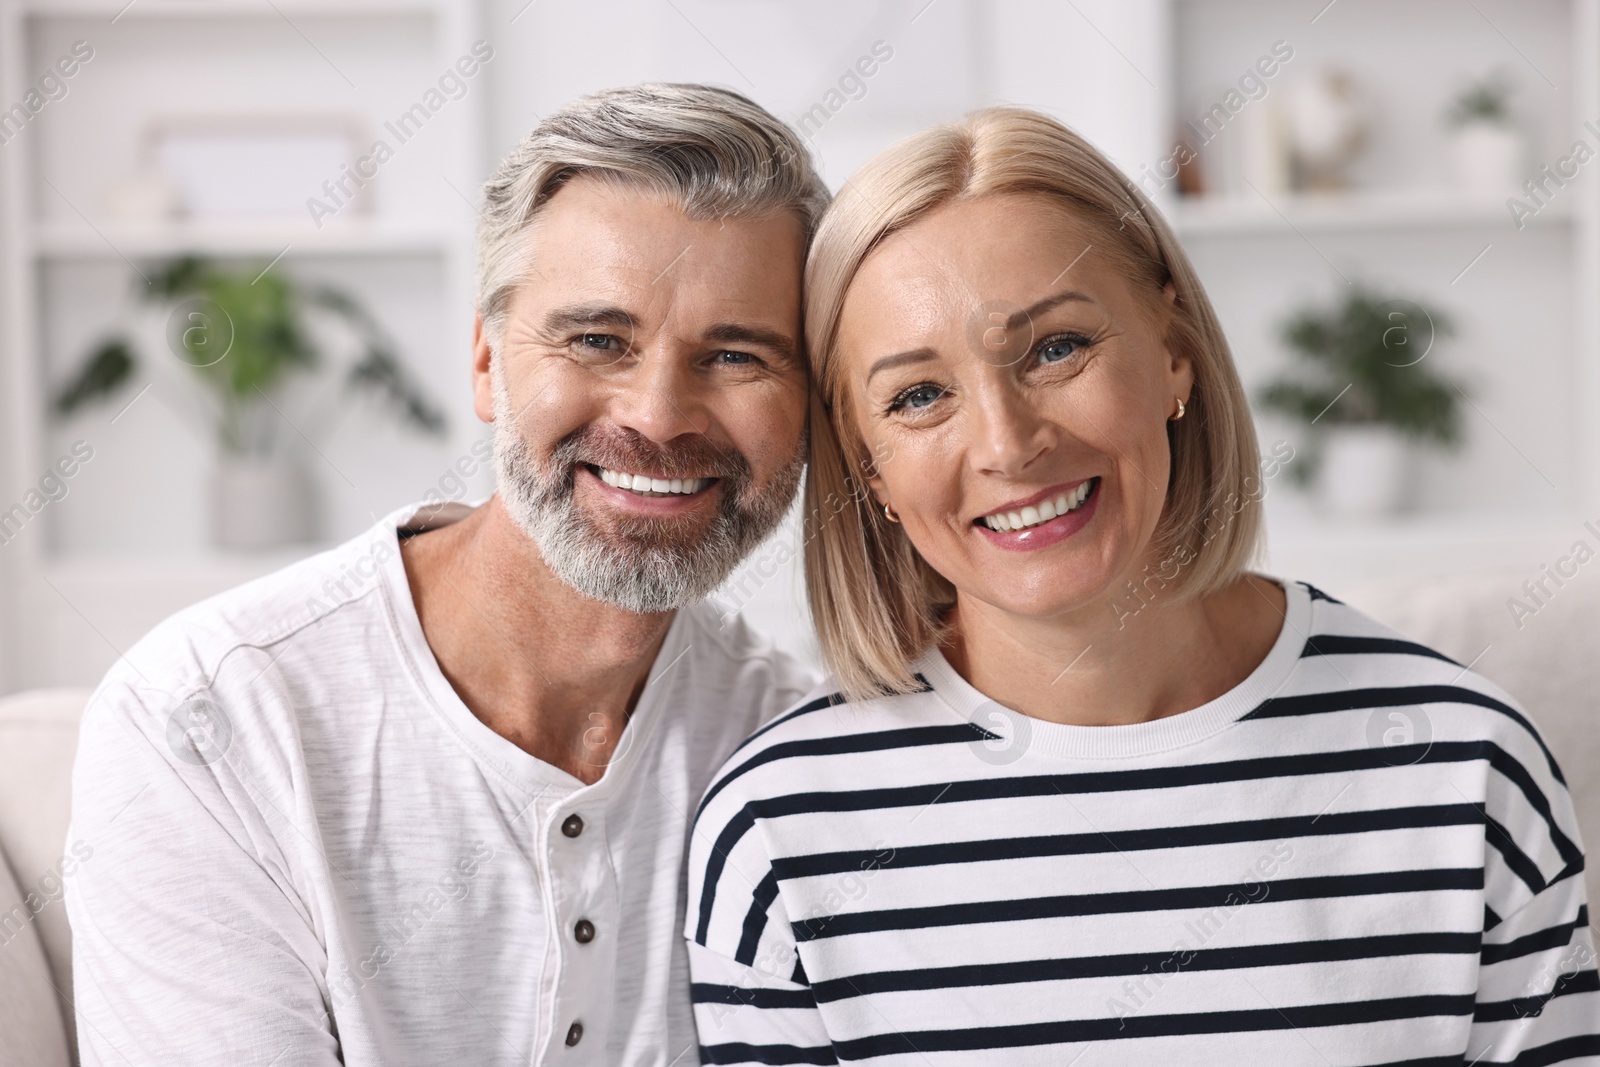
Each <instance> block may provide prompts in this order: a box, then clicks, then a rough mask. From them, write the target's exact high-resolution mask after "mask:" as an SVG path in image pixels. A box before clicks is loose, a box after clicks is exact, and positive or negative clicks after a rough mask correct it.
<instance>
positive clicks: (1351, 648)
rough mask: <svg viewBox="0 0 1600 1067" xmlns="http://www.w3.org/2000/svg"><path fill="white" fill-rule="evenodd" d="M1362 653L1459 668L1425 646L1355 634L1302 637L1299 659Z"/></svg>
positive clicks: (1392, 638) (1441, 653) (1445, 656)
mask: <svg viewBox="0 0 1600 1067" xmlns="http://www.w3.org/2000/svg"><path fill="white" fill-rule="evenodd" d="M1366 653H1377V654H1379V655H1396V656H1425V657H1427V658H1429V659H1440V660H1444V661H1445V662H1446V663H1453V664H1455V665H1456V666H1457V667H1459V666H1461V664H1459V663H1456V661H1455V660H1453V659H1451V658H1450V657H1449V656H1447V655H1445V654H1444V653H1443V652H1438V651H1435V650H1434V649H1431V648H1429V647H1428V646H1427V645H1419V644H1417V642H1415V641H1405V640H1402V639H1400V638H1397V637H1361V636H1357V635H1355V634H1312V635H1311V636H1310V637H1308V638H1306V643H1305V647H1304V648H1302V649H1301V650H1300V657H1301V658H1302V659H1304V658H1306V657H1307V656H1356V655H1363V654H1366Z"/></svg>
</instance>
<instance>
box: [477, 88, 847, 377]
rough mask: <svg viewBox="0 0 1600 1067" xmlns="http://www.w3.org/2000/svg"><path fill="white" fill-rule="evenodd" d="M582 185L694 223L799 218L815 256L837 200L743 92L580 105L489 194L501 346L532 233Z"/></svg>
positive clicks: (520, 150)
mask: <svg viewBox="0 0 1600 1067" xmlns="http://www.w3.org/2000/svg"><path fill="white" fill-rule="evenodd" d="M579 174H599V175H602V176H604V177H606V178H609V179H614V180H618V181H622V182H625V183H629V184H635V185H638V186H640V187H642V188H644V189H646V190H649V191H651V192H653V193H656V194H659V195H662V196H665V197H667V198H669V199H671V200H672V201H674V202H675V203H677V204H678V205H679V206H681V207H682V208H683V210H684V211H685V212H686V213H688V214H689V215H690V216H692V217H694V218H701V219H723V218H732V217H735V216H746V217H748V216H763V215H768V214H773V213H781V212H785V211H790V212H793V213H794V214H795V215H797V216H798V217H799V219H800V222H801V225H802V226H803V228H804V232H805V241H806V244H807V245H809V244H810V243H811V235H812V233H813V232H814V231H815V230H816V226H817V220H818V219H819V218H820V217H821V216H822V211H823V209H824V208H825V207H827V204H828V199H829V197H828V189H827V186H826V185H824V184H823V182H822V179H821V178H820V177H819V176H818V175H817V173H816V171H815V170H814V169H813V168H812V165H811V159H810V156H809V154H808V153H807V152H806V148H805V145H804V144H803V143H802V142H801V141H800V138H799V137H798V136H796V134H795V133H794V131H793V130H791V129H790V128H789V127H788V126H786V125H784V124H783V123H782V122H781V121H779V120H778V119H777V118H775V117H773V116H772V115H771V114H770V113H768V112H767V111H766V110H765V109H763V108H762V107H760V106H759V105H757V104H756V103H754V102H753V101H751V100H749V99H748V98H746V97H744V96H741V95H740V94H738V93H735V92H732V91H730V90H727V89H717V88H713V87H711V86H708V85H691V84H677V83H652V84H645V85H630V86H625V87H622V88H617V89H606V90H604V91H602V92H598V93H593V94H591V95H589V96H585V97H581V98H579V99H578V100H575V101H573V102H572V103H571V104H568V105H567V106H566V107H564V108H562V109H561V110H559V111H556V112H554V113H553V114H551V115H550V116H548V117H547V118H545V119H544V120H543V121H542V122H540V123H539V125H538V126H536V127H534V129H533V132H532V133H530V134H528V136H527V137H525V138H524V139H523V141H522V143H521V144H519V145H517V147H516V149H515V150H514V151H513V152H512V153H511V154H510V155H508V156H507V157H506V158H505V160H504V161H503V162H502V163H501V164H500V166H499V168H498V169H497V170H496V171H495V172H494V174H493V176H492V177H490V179H489V181H488V182H487V183H486V184H485V185H484V208H483V214H482V216H481V221H480V222H479V224H478V313H479V314H480V315H481V316H482V317H483V322H484V327H485V329H486V330H487V332H488V335H489V339H490V342H491V345H494V346H495V347H498V340H499V338H500V336H501V333H500V331H501V329H502V327H503V326H504V323H505V317H506V314H507V312H508V310H509V309H510V305H511V298H512V295H513V294H514V293H515V292H516V289H517V286H518V285H520V284H521V282H522V281H523V279H524V278H525V277H526V272H527V269H528V266H529V248H528V241H527V240H526V236H525V232H526V230H527V228H528V226H529V224H530V223H532V221H533V219H534V216H535V215H536V214H537V213H538V211H539V209H540V208H541V207H543V206H544V204H545V203H546V202H547V201H548V200H549V199H550V197H551V196H553V195H555V193H556V191H557V190H558V189H560V188H561V186H562V185H564V184H565V183H566V182H567V181H569V180H570V179H571V178H573V177H575V176H576V175H579Z"/></svg>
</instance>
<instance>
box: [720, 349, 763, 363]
mask: <svg viewBox="0 0 1600 1067" xmlns="http://www.w3.org/2000/svg"><path fill="white" fill-rule="evenodd" d="M717 358H718V359H719V360H721V361H722V362H724V363H731V364H733V365H734V366H741V367H742V366H746V365H748V364H751V363H754V362H755V361H756V357H755V356H752V355H751V354H750V353H748V352H718V353H717Z"/></svg>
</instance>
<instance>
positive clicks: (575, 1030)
mask: <svg viewBox="0 0 1600 1067" xmlns="http://www.w3.org/2000/svg"><path fill="white" fill-rule="evenodd" d="M582 1040H583V1024H582V1023H573V1024H572V1025H571V1026H569V1027H567V1047H568V1048H571V1047H572V1046H573V1045H576V1044H577V1043H578V1042H580V1041H582Z"/></svg>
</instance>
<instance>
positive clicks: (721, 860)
mask: <svg viewBox="0 0 1600 1067" xmlns="http://www.w3.org/2000/svg"><path fill="white" fill-rule="evenodd" d="M1474 760H1486V761H1487V762H1488V763H1489V764H1490V765H1491V766H1493V767H1494V768H1495V769H1497V770H1499V771H1500V772H1501V773H1502V774H1503V775H1505V776H1506V777H1507V778H1508V779H1509V780H1511V781H1512V782H1513V783H1515V784H1517V785H1518V786H1519V788H1520V789H1521V790H1522V792H1523V794H1524V795H1525V796H1527V797H1528V800H1529V803H1530V805H1532V806H1533V807H1534V809H1535V810H1537V811H1540V812H1541V814H1542V815H1544V816H1545V821H1546V824H1547V826H1548V827H1549V829H1550V832H1551V834H1552V835H1553V837H1552V839H1553V840H1555V839H1556V837H1557V836H1559V841H1558V846H1559V844H1560V842H1565V843H1566V847H1569V848H1574V850H1575V846H1573V845H1572V843H1571V842H1570V841H1569V840H1568V839H1567V838H1566V837H1565V836H1564V835H1561V831H1560V830H1559V829H1558V828H1557V827H1556V826H1555V823H1554V817H1553V815H1551V814H1550V805H1549V803H1548V801H1546V800H1545V798H1544V795H1543V794H1542V793H1540V792H1539V789H1538V787H1537V785H1535V784H1534V782H1533V779H1532V776H1531V775H1529V774H1528V772H1527V770H1526V769H1524V768H1523V767H1522V766H1521V765H1520V764H1518V763H1517V761H1516V759H1515V758H1514V757H1512V756H1510V755H1509V754H1507V753H1506V752H1504V751H1503V750H1501V749H1500V747H1499V746H1498V745H1495V744H1494V743H1493V742H1491V741H1438V742H1433V743H1429V744H1420V745H1396V746H1393V747H1376V748H1356V749H1347V750H1344V751H1337V752H1310V753H1301V754H1296V755H1291V756H1262V757H1255V758H1250V759H1238V760H1223V761H1218V762H1215V763H1201V764H1192V765H1184V766H1177V767H1153V768H1140V769H1137V770H1125V771H1092V772H1085V773H1077V774H1049V775H1026V776H1015V777H1012V776H1006V777H999V776H988V777H982V778H974V779H969V780H966V781H960V782H943V783H941V782H929V783H926V784H922V785H914V786H895V787H878V788H872V789H853V790H830V791H820V792H809V793H789V794H785V795H783V796H776V797H767V798H762V799H759V800H752V801H751V802H749V803H748V804H746V805H745V806H744V807H743V808H741V809H740V810H739V811H738V812H737V813H736V814H734V815H733V816H732V817H731V818H729V819H728V821H727V823H726V824H725V825H724V826H723V828H722V830H721V832H720V833H718V835H717V838H716V841H715V843H714V844H713V845H712V847H711V855H710V856H709V857H708V858H707V860H706V870H705V877H704V880H703V883H702V884H703V889H702V892H701V895H700V915H699V920H698V922H697V924H696V927H695V940H696V941H697V942H699V943H700V944H702V945H703V944H705V940H706V934H707V932H708V931H709V930H710V927H711V914H712V910H713V908H714V906H715V903H716V895H717V891H718V887H719V882H720V880H721V878H722V872H723V870H724V868H725V867H726V866H727V862H728V856H729V854H730V853H731V852H732V850H733V849H734V848H735V847H736V846H737V845H738V843H739V841H740V839H742V838H743V837H744V835H745V834H746V833H748V832H749V831H750V830H751V828H753V827H754V826H755V823H756V820H757V819H776V818H784V817H787V816H792V815H806V814H819V813H823V812H835V813H836V812H848V811H872V810H881V809H889V808H901V807H926V806H927V805H929V804H932V803H934V802H935V801H937V802H939V803H941V804H952V803H963V802H971V801H980V800H1001V799H1013V798H1020V797H1033V796H1048V795H1050V794H1052V793H1062V794H1067V795H1074V794H1089V793H1104V792H1132V791H1136V790H1146V789H1176V788H1183V787H1188V786H1196V785H1215V784H1218V783H1223V782H1244V781H1258V780H1264V779H1271V778H1298V777H1306V776H1310V775H1320V774H1343V773H1349V772H1353V771H1364V770H1390V769H1395V768H1396V767H1406V766H1415V765H1427V764H1448V763H1468V762H1472V761H1474ZM1579 855H1581V853H1579Z"/></svg>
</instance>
